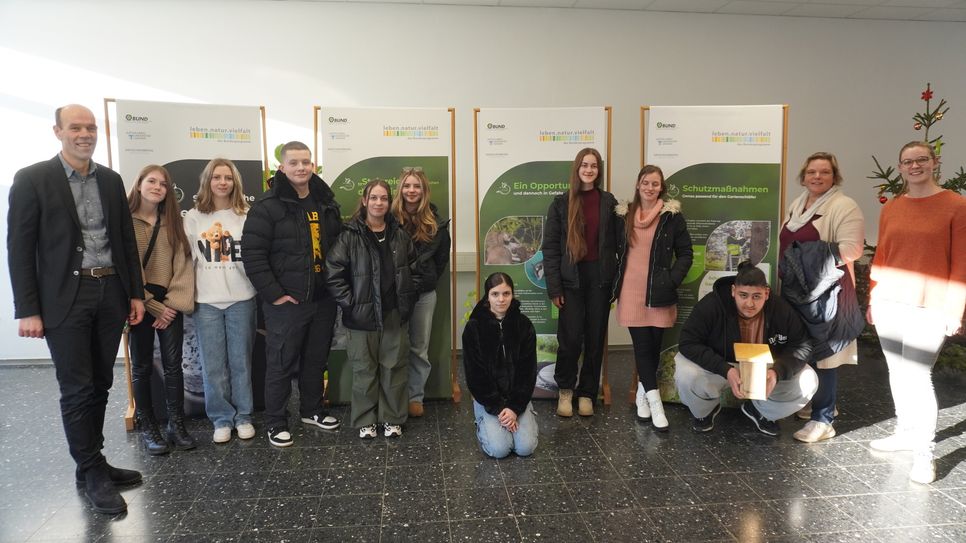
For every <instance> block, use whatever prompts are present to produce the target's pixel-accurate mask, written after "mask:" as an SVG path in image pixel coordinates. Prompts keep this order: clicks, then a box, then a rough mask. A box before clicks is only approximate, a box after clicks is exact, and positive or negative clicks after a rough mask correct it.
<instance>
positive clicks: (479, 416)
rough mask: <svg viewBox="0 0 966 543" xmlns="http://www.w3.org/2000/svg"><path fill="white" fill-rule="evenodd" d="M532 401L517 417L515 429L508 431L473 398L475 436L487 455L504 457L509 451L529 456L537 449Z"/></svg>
mask: <svg viewBox="0 0 966 543" xmlns="http://www.w3.org/2000/svg"><path fill="white" fill-rule="evenodd" d="M534 415H535V414H534V412H533V403H532V402H531V403H528V404H527V408H526V409H525V410H524V411H523V414H522V415H520V416H519V417H517V425H518V428H517V431H516V432H510V431H509V430H507V429H506V428H504V427H503V426H502V425H500V420H499V419H498V418H496V417H495V416H493V415H491V414H489V413H487V412H486V409H484V408H483V406H482V405H480V404H479V402H477V401H476V400H473V416H474V417H475V418H476V437H477V439H479V440H480V448H481V449H483V452H484V453H485V454H486V455H487V456H492V457H493V458H506V457H507V456H509V454H510V453H511V452H515V453H517V456H530V455H531V454H533V451H535V450H536V449H537V441H538V430H539V429H538V428H537V417H536V416H534Z"/></svg>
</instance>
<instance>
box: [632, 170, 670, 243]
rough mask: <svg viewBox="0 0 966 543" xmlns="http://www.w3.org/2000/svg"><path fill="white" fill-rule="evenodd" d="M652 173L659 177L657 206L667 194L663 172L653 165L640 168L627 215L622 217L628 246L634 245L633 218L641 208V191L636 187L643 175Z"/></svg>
mask: <svg viewBox="0 0 966 543" xmlns="http://www.w3.org/2000/svg"><path fill="white" fill-rule="evenodd" d="M652 173H656V174H658V175H660V176H661V193H660V194H658V196H657V199H658V200H659V201H658V203H657V205H663V203H662V202H661V201H662V200H664V195H665V194H667V183H665V182H664V171H663V170H661V168H659V167H657V166H655V165H653V164H648V165H647V166H644V167H643V168H641V171H640V172H639V173H638V174H637V183H635V184H634V199H633V200H631V203H630V204H629V205H628V206H627V215H625V216H624V236H625V237H626V239H627V245H628V246H632V245H634V217H636V216H637V210H638V209H640V208H641V191H640V189H639V188H638V187H639V186H640V184H641V179H644V176H645V175H650V174H652Z"/></svg>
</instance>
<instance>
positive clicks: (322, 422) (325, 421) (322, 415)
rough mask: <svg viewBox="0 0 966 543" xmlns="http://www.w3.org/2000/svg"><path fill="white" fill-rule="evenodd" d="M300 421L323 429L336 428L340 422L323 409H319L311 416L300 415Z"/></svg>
mask: <svg viewBox="0 0 966 543" xmlns="http://www.w3.org/2000/svg"><path fill="white" fill-rule="evenodd" d="M302 422H304V423H305V424H311V425H312V426H318V427H319V428H322V429H323V430H338V429H339V426H340V425H341V424H342V423H341V422H340V421H339V419H337V418H335V417H333V416H332V415H330V414H328V413H326V412H325V411H319V412H318V413H316V414H315V415H312V416H311V417H302Z"/></svg>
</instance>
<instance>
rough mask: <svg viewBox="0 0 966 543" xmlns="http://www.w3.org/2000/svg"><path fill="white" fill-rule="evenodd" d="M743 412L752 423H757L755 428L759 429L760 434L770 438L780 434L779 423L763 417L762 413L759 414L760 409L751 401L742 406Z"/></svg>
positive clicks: (746, 401)
mask: <svg viewBox="0 0 966 543" xmlns="http://www.w3.org/2000/svg"><path fill="white" fill-rule="evenodd" d="M741 412H742V413H744V414H745V416H746V417H748V418H749V419H751V422H753V423H755V428H757V429H758V431H759V432H761V433H763V434H765V435H769V436H777V435H778V433H779V432H780V429H779V428H778V423H777V422H775V421H773V420H768V419H766V418H765V417H763V416H761V413H759V412H758V408H757V407H755V404H754V403H752V401H751V400H745V402H744V403H743V404H741Z"/></svg>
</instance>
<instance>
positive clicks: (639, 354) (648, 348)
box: [628, 326, 664, 391]
mask: <svg viewBox="0 0 966 543" xmlns="http://www.w3.org/2000/svg"><path fill="white" fill-rule="evenodd" d="M628 331H630V333H631V342H632V343H633V344H634V362H635V363H636V364H637V378H638V379H640V381H641V384H642V385H644V390H645V391H648V390H654V389H656V388H657V367H658V366H659V365H660V364H661V339H662V338H663V337H664V328H655V327H653V326H631V327H629V328H628Z"/></svg>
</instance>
